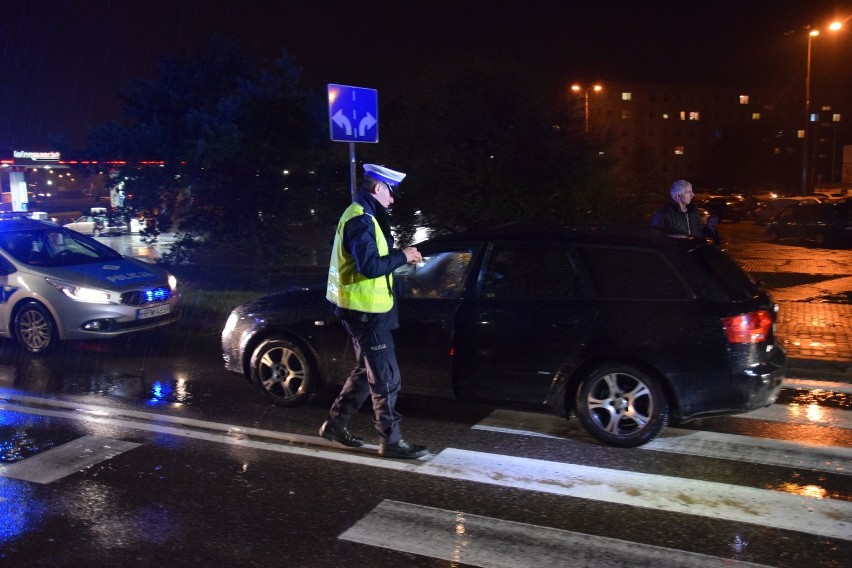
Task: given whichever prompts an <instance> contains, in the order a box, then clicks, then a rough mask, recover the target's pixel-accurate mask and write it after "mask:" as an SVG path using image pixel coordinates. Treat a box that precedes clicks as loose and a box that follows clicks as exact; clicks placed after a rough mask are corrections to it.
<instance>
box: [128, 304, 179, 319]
mask: <svg viewBox="0 0 852 568" xmlns="http://www.w3.org/2000/svg"><path fill="white" fill-rule="evenodd" d="M170 307H171V306H169V304H163V305H162V306H154V307H152V308H139V309H138V310H136V319H147V318H155V317H157V316H164V315H166V314H167V313H169V308H170Z"/></svg>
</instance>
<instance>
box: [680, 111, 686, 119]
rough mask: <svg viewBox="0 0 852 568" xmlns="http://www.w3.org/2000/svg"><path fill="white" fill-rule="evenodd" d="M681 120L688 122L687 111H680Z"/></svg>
mask: <svg viewBox="0 0 852 568" xmlns="http://www.w3.org/2000/svg"><path fill="white" fill-rule="evenodd" d="M680 119H681V120H686V112H685V111H680Z"/></svg>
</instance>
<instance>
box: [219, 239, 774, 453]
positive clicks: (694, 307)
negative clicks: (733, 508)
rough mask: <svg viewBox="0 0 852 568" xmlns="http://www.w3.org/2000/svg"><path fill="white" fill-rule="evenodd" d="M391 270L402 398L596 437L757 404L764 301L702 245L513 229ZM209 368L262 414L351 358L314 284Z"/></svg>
mask: <svg viewBox="0 0 852 568" xmlns="http://www.w3.org/2000/svg"><path fill="white" fill-rule="evenodd" d="M417 247H418V249H419V250H420V251H421V253H422V254H423V262H422V263H420V264H417V265H405V266H403V267H401V268H399V269H398V270H397V271H396V272H395V275H394V282H395V285H396V286H398V289H399V311H400V320H401V328H400V329H398V330H397V331H396V332H394V334H395V336H394V337H395V343H396V346H397V357H398V359H399V362H400V366H401V368H402V377H403V392H404V393H410V394H425V395H432V396H439V397H452V398H456V399H460V400H475V401H482V402H487V403H492V404H497V405H504V406H515V405H530V404H532V405H536V406H537V407H540V408H541V407H542V405H544V406H546V407H547V408H548V409H549V410H550V411H551V412H553V413H555V414H557V415H561V416H565V417H570V416H571V415H576V416H578V417H579V420H580V422H581V423H582V424H583V426H584V427H585V429H586V430H587V431H588V432H589V433H590V434H591V435H592V436H594V437H595V438H597V439H598V440H599V441H602V442H604V443H607V444H610V445H613V446H621V447H635V446H639V445H642V444H644V443H647V442H649V441H650V440H652V439H653V438H654V437H656V436H657V435H658V434H659V433H660V431H661V430H662V429H663V428H664V427H665V426H666V424H667V423H668V422H669V420H670V419H671V420H673V421H676V422H685V421H689V420H692V419H695V418H699V417H705V416H713V415H723V414H736V413H743V412H748V411H751V410H754V409H757V408H761V407H764V406H767V405H770V404H772V403H773V402H774V401H775V399H776V398H777V396H778V394H779V392H780V389H781V381H782V379H783V375H784V368H785V367H784V366H785V359H786V354H785V352H784V349H783V348H782V347H781V346H780V345H779V344H777V343H776V338H775V320H776V312H777V309H776V305H775V304H774V303H773V301H772V299H771V298H770V297H769V295H768V294H767V292H766V291H765V290H763V289H761V288H760V287H759V285H758V284H756V283H755V282H754V281H752V280H751V279H750V278H749V277H748V276H747V275H746V274H745V273H744V272H743V271H742V270H741V269H740V267H739V266H738V265H737V264H736V263H735V262H734V261H733V260H732V259H731V258H730V257H728V256H727V255H726V254H725V253H724V252H722V251H719V250H717V249H716V248H714V247H712V246H708V244H707V243H706V241H704V240H703V239H696V238H679V239H678V238H670V237H666V236H662V235H654V234H650V233H645V232H641V233H639V232H636V233H624V232H620V231H610V230H603V229H599V230H574V229H553V230H550V229H538V230H532V229H514V230H495V231H488V232H480V233H469V234H457V235H453V236H447V237H439V238H435V239H432V240H429V241H425V242H423V243H420V244H418V245H417ZM222 350H223V356H224V362H225V367H226V368H227V369H228V370H230V371H233V372H236V373H240V374H242V375H243V376H245V377H246V378H247V379H248V380H249V381H250V382H251V383H252V384H253V385H255V386H256V387H257V388H258V389H259V391H260V393H261V394H262V395H263V396H264V397H266V398H267V399H268V400H269V401H271V402H272V403H274V404H277V405H281V406H294V405H297V404H301V403H304V402H306V401H308V400H310V399H311V398H312V397H313V396H314V395H315V394H316V392H317V390H318V389H319V388H320V386H321V385H322V384H323V383H325V382H331V383H341V382H343V381H344V380H345V377H346V376H347V375H348V374H349V371H350V370H351V368H352V366H353V364H354V356H353V354H352V348H351V345H350V343H349V338H348V336H347V335H346V332H345V330H344V329H343V327H342V325H341V324H340V322H339V321H338V319H337V318H336V317H335V316H334V315H333V313H332V310H331V309H330V304H329V303H328V301H327V300H326V299H325V285H324V284H323V285H318V286H316V287H312V288H301V289H292V290H290V291H286V292H282V293H277V294H272V295H269V296H265V297H263V298H259V299H257V300H254V301H251V302H249V303H247V304H244V305H242V306H239V307H237V308H236V309H234V310H233V312H232V313H231V315H230V317H229V318H228V321H227V323H226V325H225V328H224V329H223V332H222Z"/></svg>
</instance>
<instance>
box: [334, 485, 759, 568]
mask: <svg viewBox="0 0 852 568" xmlns="http://www.w3.org/2000/svg"><path fill="white" fill-rule="evenodd" d="M339 538H340V539H342V540H348V541H351V542H357V543H361V544H368V545H371V546H377V547H382V548H387V549H391V550H397V551H401V552H407V553H410V554H419V555H421V556H426V557H430V558H437V559H440V560H445V561H449V562H453V563H463V564H466V565H471V566H481V567H484V568H485V567H487V568H517V567H518V566H566V565H569V564H570V566H572V567H578V568H622V567H623V566H656V567H658V568H706V567H711V566H712V567H719V566H722V565H724V566H730V567H734V568H747V567H754V566H759V565H758V564H752V563H749V562H740V561H737V560H729V559H724V560H723V559H720V558H717V557H715V556H707V555H704V554H698V553H693V552H686V551H682V550H675V549H671V548H663V547H659V546H653V545H647V544H641V543H636V542H628V541H624V540H619V539H614V538H608V537H600V536H594V535H588V534H583V533H577V532H572V531H566V530H560V529H554V528H550V527H542V526H536V525H530V524H526V523H518V522H514V521H505V520H502V519H495V518H492V517H484V516H480V515H472V514H470V513H465V512H461V511H448V510H446V509H437V508H434V507H426V506H423V505H413V504H410V503H402V502H399V501H390V500H385V501H382V502H381V503H379V505H378V506H377V507H376V508H375V509H373V510H372V511H371V512H370V513H369V514H367V515H366V516H365V517H364V518H362V519H360V520H359V521H358V522H357V523H355V524H354V525H353V526H352V527H351V528H350V529H348V530H347V531H345V532H344V533H343V534H341V535H340V537H339Z"/></svg>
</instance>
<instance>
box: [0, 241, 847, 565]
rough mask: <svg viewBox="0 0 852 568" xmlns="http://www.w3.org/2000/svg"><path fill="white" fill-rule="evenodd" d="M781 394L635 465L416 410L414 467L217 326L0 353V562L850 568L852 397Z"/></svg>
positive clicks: (534, 429)
mask: <svg viewBox="0 0 852 568" xmlns="http://www.w3.org/2000/svg"><path fill="white" fill-rule="evenodd" d="M725 227H727V225H723V228H725ZM803 379H807V377H803ZM403 381H404V379H403ZM785 386H786V388H785V390H784V395H783V397H782V399H781V400H780V401H779V404H776V405H773V407H771V408H769V409H764V410H761V411H758V412H756V413H752V414H751V415H747V416H740V417H726V418H714V419H705V420H701V421H698V422H695V423H690V424H688V425H685V426H683V427H681V428H669V429H667V430H666V431H665V433H664V435H663V436H662V437H661V439H660V440H659V441H658V442H659V443H658V442H654V443H652V444H650V445H649V446H646V447H643V448H640V449H632V450H629V449H617V448H610V447H606V446H602V445H600V444H597V443H595V442H594V441H592V440H591V439H590V438H588V436H586V435H585V434H584V433H583V432H582V431H581V430H579V429H578V427H577V425H576V423H573V422H565V421H562V420H558V419H555V418H552V417H549V416H546V415H539V414H535V413H529V412H525V411H519V410H498V409H494V408H492V407H489V406H480V405H467V404H459V403H456V402H452V401H435V400H426V399H419V398H411V397H404V398H403V400H402V401H401V405H400V410H401V412H402V413H403V415H404V416H405V417H406V418H405V420H404V422H403V430H404V432H405V435H406V438H408V439H409V440H411V441H413V442H417V443H425V444H427V445H429V447H430V449H431V450H432V455H431V456H429V457H428V458H427V459H423V460H415V461H414V462H407V461H401V460H383V459H380V458H378V457H376V456H375V446H374V445H372V443H375V442H374V440H372V439H371V438H372V437H371V436H370V432H371V420H370V415H369V413H368V412H366V411H362V412H361V413H360V414H359V415H358V416H356V418H355V420H354V421H353V424H352V430H353V431H355V432H357V433H360V434H362V435H364V436H365V437H366V438H367V440H368V442H371V445H370V446H368V447H367V448H366V449H365V450H363V451H354V450H346V449H342V448H339V447H335V446H334V445H333V444H331V443H328V442H326V441H324V440H322V439H321V438H318V437H317V429H318V427H319V425H320V424H321V422H322V420H323V419H324V417H325V412H326V409H327V407H328V405H329V404H330V401H331V397H332V396H334V394H336V393H335V392H324V393H322V394H321V396H320V397H319V398H318V400H317V401H315V402H314V403H313V404H311V405H308V406H306V407H302V408H296V409H282V408H276V407H272V406H269V405H268V404H266V403H265V402H264V401H263V400H262V399H261V398H260V396H259V394H257V393H256V392H254V391H253V389H252V388H251V387H250V386H249V385H248V384H247V383H246V382H245V381H244V380H243V379H242V378H241V377H238V376H235V375H232V374H230V373H227V372H226V371H224V369H223V368H222V363H221V356H220V353H219V346H218V337H217V335H216V333H215V330H213V331H211V330H200V329H197V328H193V327H191V326H180V327H177V328H174V329H170V330H166V331H162V332H155V333H150V334H144V335H139V336H135V337H132V338H130V339H127V340H118V341H112V342H106V343H92V344H76V345H73V346H67V347H64V348H63V350H61V351H60V352H59V353H56V354H54V355H52V356H50V357H47V358H31V357H28V356H25V355H23V354H21V353H18V352H16V351H15V349H14V346H13V345H12V344H11V343H10V342H8V341H5V340H0V404H2V409H0V440H2V451H3V453H2V458H3V461H2V462H0V463H2V464H3V465H2V467H0V474H2V475H3V476H4V477H0V566H6V565H8V566H59V567H61V566H79V565H81V564H87V565H89V566H117V565H118V566H278V565H282V566H305V567H310V566H318V567H324V566H338V565H345V566H356V567H358V566H364V567H368V566H369V567H382V566H388V567H390V566H393V567H399V566H468V565H470V566H509V565H513V566H518V565H523V566H595V567H597V566H632V565H649V566H720V565H725V566H739V565H743V566H747V565H751V564H748V563H753V564H757V565H766V566H809V567H810V566H848V565H849V564H848V559H849V558H852V486H850V478H849V476H850V472H852V451H850V448H852V434H850V420H849V417H848V415H849V409H850V398H849V397H850V395H852V389H850V386H849V385H847V384H841V383H825V382H814V383H809V382H807V381H806V380H804V381H798V382H797V383H790V384H787V385H785ZM51 452H52V454H51ZM51 455H54V456H59V457H58V458H57V459H53V460H45V462H43V463H41V464H38V465H36V466H35V467H29V466H27V464H28V463H36V462H34V461H33V460H35V459H37V458H39V456H41V457H45V456H48V457H49V456H51ZM12 466H15V468H16V469H15V470H14V471H10V468H11V467H12ZM50 474H52V475H54V476H58V477H56V478H55V479H49V480H48V479H46V478H44V476H48V475H50ZM38 476H43V477H42V478H41V479H39V480H33V479H34V477H38ZM22 478H23V479H22Z"/></svg>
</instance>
